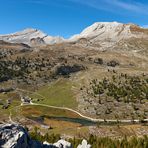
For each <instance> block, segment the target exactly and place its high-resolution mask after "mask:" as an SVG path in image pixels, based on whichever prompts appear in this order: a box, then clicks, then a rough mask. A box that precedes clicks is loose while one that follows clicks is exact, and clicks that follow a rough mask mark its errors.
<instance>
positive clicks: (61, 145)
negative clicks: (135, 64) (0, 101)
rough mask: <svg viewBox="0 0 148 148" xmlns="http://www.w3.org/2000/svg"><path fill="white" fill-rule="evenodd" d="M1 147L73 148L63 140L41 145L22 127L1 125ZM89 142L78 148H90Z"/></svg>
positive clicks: (83, 142) (84, 142)
mask: <svg viewBox="0 0 148 148" xmlns="http://www.w3.org/2000/svg"><path fill="white" fill-rule="evenodd" d="M0 147H2V148H72V145H71V143H69V142H67V141H65V140H63V139H61V140H59V141H58V142H56V143H54V144H49V143H48V142H44V143H41V142H39V141H36V140H32V139H31V138H30V136H29V135H28V133H27V131H26V130H25V129H24V128H23V127H22V126H20V125H15V124H1V125H0ZM90 147H91V146H90V145H87V141H86V140H83V141H82V144H80V145H79V146H78V148H90Z"/></svg>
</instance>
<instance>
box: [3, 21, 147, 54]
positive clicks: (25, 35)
mask: <svg viewBox="0 0 148 148" xmlns="http://www.w3.org/2000/svg"><path fill="white" fill-rule="evenodd" d="M0 40H3V41H6V42H11V43H24V44H27V45H29V46H41V45H48V44H49V45H51V44H59V43H67V42H68V43H71V42H72V43H76V44H77V45H80V46H83V47H86V46H87V47H88V48H91V47H92V48H94V49H97V50H107V49H116V50H123V49H125V50H132V49H133V50H135V51H136V52H137V51H138V52H139V51H141V50H142V51H145V50H147V47H148V44H147V43H148V42H147V41H148V29H146V28H142V27H140V26H138V25H135V24H131V23H129V24H123V23H118V22H96V23H94V24H92V25H91V26H89V27H87V28H86V29H84V30H83V31H82V32H81V33H80V34H77V35H74V36H72V37H71V38H69V39H64V38H63V37H59V36H56V37H53V36H49V35H47V34H46V33H44V32H42V31H40V30H37V29H32V28H29V29H25V30H23V31H20V32H16V33H13V34H8V35H0Z"/></svg>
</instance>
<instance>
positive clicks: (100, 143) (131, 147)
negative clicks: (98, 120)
mask: <svg viewBox="0 0 148 148" xmlns="http://www.w3.org/2000/svg"><path fill="white" fill-rule="evenodd" d="M30 136H31V138H32V139H34V140H38V141H41V142H44V141H47V142H49V143H55V142H57V141H58V140H60V135H59V134H57V135H55V134H50V135H49V134H48V133H46V134H45V135H44V136H42V135H41V134H40V132H38V129H37V128H36V127H35V128H34V131H33V132H31V133H30ZM82 140H83V139H80V138H75V137H74V138H71V139H67V141H69V142H70V143H71V144H72V146H73V148H77V146H78V145H79V144H80V143H81V142H82ZM87 141H88V143H89V144H91V146H92V148H148V137H147V136H143V137H131V138H127V137H124V138H122V139H112V138H109V137H97V136H94V135H92V134H91V135H90V136H89V137H88V138H87Z"/></svg>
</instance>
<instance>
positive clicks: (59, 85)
mask: <svg viewBox="0 0 148 148" xmlns="http://www.w3.org/2000/svg"><path fill="white" fill-rule="evenodd" d="M72 86H73V85H72V82H71V81H69V80H66V79H59V80H58V81H56V82H53V83H52V84H50V85H46V86H43V87H41V88H39V89H38V90H37V91H36V92H35V93H33V94H32V95H31V98H32V99H33V102H34V103H40V104H46V105H52V106H58V107H69V108H74V109H75V108H77V106H78V104H77V101H76V97H75V94H74V93H73V91H72Z"/></svg>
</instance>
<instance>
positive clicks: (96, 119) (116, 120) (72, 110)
mask: <svg viewBox="0 0 148 148" xmlns="http://www.w3.org/2000/svg"><path fill="white" fill-rule="evenodd" d="M16 90H18V91H23V92H28V93H35V94H36V95H38V96H40V97H42V98H45V97H44V96H43V95H41V94H39V93H37V92H32V91H28V90H23V89H18V88H17V89H16ZM28 105H30V106H43V107H49V108H54V109H61V110H68V111H71V112H73V113H76V114H77V115H79V116H80V117H82V118H84V119H87V120H90V121H93V122H120V123H132V122H136V123H138V122H140V121H141V120H139V119H134V120H133V119H114V120H111V119H98V118H92V117H88V116H85V115H82V114H81V113H80V112H78V111H76V110H74V109H71V108H68V107H57V106H52V105H46V104H38V103H33V102H30V104H29V103H28V104H24V103H22V104H21V105H20V106H28ZM143 121H145V122H148V118H147V119H143Z"/></svg>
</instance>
